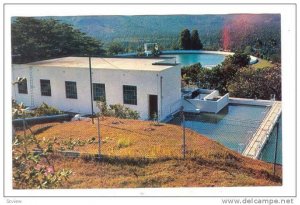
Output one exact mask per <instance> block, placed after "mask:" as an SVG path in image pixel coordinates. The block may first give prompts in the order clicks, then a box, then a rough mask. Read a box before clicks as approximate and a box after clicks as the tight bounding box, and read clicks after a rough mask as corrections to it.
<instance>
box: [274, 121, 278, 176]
mask: <svg viewBox="0 0 300 205" xmlns="http://www.w3.org/2000/svg"><path fill="white" fill-rule="evenodd" d="M278 131H279V123H278V122H277V123H276V141H275V154H274V155H275V156H274V163H273V175H274V176H275V173H276V164H277V146H278Z"/></svg>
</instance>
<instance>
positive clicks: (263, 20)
mask: <svg viewBox="0 0 300 205" xmlns="http://www.w3.org/2000/svg"><path fill="white" fill-rule="evenodd" d="M55 18H56V19H58V20H61V21H62V22H66V23H70V24H72V25H74V26H75V27H76V28H79V29H80V30H81V31H83V32H85V33H87V34H88V35H90V36H93V37H95V38H98V39H101V40H103V41H104V42H107V41H112V40H115V41H120V42H123V43H131V44H134V43H136V44H138V43H139V44H142V43H143V42H149V41H154V42H158V43H160V44H161V45H162V46H166V47H170V46H172V44H174V43H176V42H177V40H178V36H179V33H180V31H182V30H183V29H185V28H188V29H190V30H193V29H197V30H198V31H199V35H200V37H201V39H202V42H203V43H204V47H206V48H209V49H218V48H220V47H223V48H224V47H226V45H224V44H226V43H228V44H229V45H227V46H228V47H227V48H225V49H245V47H246V46H251V44H255V43H257V40H258V39H259V42H262V44H266V45H259V46H262V47H264V46H268V47H273V48H272V49H275V50H276V49H280V21H281V19H280V15H278V14H256V15H252V14H231V15H160V16H155V15H145V16H77V17H55ZM226 41H228V42H226ZM253 46H254V45H253ZM275 50H274V51H275ZM274 51H270V52H274Z"/></svg>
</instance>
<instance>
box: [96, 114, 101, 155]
mask: <svg viewBox="0 0 300 205" xmlns="http://www.w3.org/2000/svg"><path fill="white" fill-rule="evenodd" d="M97 120H98V158H99V159H100V158H101V137H100V119H99V116H98V117H97Z"/></svg>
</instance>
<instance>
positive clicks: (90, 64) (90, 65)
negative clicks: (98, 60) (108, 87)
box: [89, 56, 94, 124]
mask: <svg viewBox="0 0 300 205" xmlns="http://www.w3.org/2000/svg"><path fill="white" fill-rule="evenodd" d="M89 70H90V86H91V109H92V122H93V124H94V106H93V80H92V62H91V56H89Z"/></svg>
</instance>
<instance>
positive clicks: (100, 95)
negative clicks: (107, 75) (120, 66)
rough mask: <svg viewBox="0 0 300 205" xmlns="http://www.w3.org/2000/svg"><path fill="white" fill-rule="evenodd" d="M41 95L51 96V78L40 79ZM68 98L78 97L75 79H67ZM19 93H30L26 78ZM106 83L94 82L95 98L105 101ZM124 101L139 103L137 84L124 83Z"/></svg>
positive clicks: (131, 103)
mask: <svg viewBox="0 0 300 205" xmlns="http://www.w3.org/2000/svg"><path fill="white" fill-rule="evenodd" d="M40 85H41V95H42V96H51V84H50V80H44V79H41V80H40ZM65 88H66V98H71V99H77V86H76V82H74V81H65ZM18 90H19V93H22V94H28V89H27V80H26V79H25V80H24V81H22V82H21V83H19V84H18ZM105 96H106V94H105V84H101V83H93V99H94V100H95V101H105V100H106V97H105ZM123 103H124V104H130V105H137V89H136V86H132V85H123Z"/></svg>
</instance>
